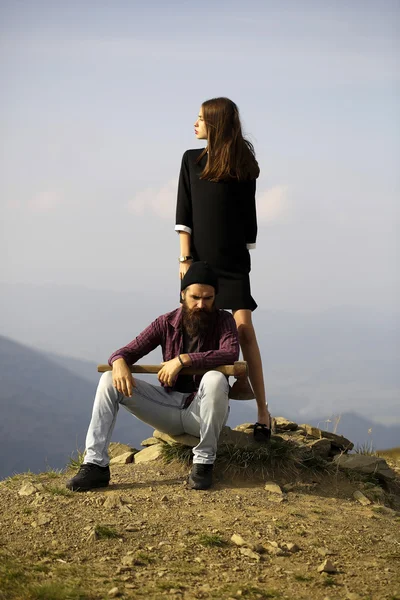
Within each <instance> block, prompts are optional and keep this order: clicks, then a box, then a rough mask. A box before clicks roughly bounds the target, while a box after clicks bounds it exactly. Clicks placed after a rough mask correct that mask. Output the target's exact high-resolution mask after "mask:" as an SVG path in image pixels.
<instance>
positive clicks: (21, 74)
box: [0, 0, 400, 325]
mask: <svg viewBox="0 0 400 600" xmlns="http://www.w3.org/2000/svg"><path fill="white" fill-rule="evenodd" d="M399 16H400V2H399V1H398V0H393V1H391V0H380V1H377V0H374V1H370V0H353V1H352V2H347V1H345V0H336V1H331V0H322V1H321V0H315V1H304V0H296V1H288V0H259V1H257V0H248V1H247V2H243V1H240V2H239V1H236V0H230V1H229V2H228V1H217V0H214V1H210V0H203V1H202V2H189V1H180V2H179V1H173V0H172V1H169V2H164V1H161V0H159V1H158V2H155V1H152V0H149V1H147V2H142V1H140V2H139V1H135V0H125V1H124V0H113V2H109V1H107V2H106V1H104V0H96V1H90V0H79V1H78V0H68V2H65V0H62V1H60V0H48V1H46V0H2V2H1V3H0V77H1V80H0V84H1V88H2V92H1V97H0V106H1V116H0V152H1V154H0V169H1V179H0V198H1V225H0V228H1V229H0V237H1V239H0V261H1V265H0V266H1V273H0V281H2V282H7V283H14V282H22V283H29V282H31V283H35V284H39V285H40V284H42V283H46V284H48V283H55V284H58V285H59V284H68V285H71V284H73V285H85V286H87V287H89V288H94V289H99V290H101V289H104V290H111V289H114V290H120V291H124V290H126V291H127V293H133V292H134V291H135V290H137V289H139V288H140V289H142V290H144V291H145V293H147V294H153V293H157V294H159V295H160V305H161V304H162V293H163V290H165V289H168V290H170V289H171V286H176V287H177V285H178V281H177V277H178V275H177V274H178V264H177V256H178V254H179V249H178V236H177V234H176V233H175V232H174V224H175V222H174V212H175V197H176V185H177V177H178V173H179V168H180V162H181V157H182V154H183V152H184V151H185V150H186V149H187V148H196V147H200V146H201V143H199V142H198V141H197V140H196V139H195V138H194V135H193V123H194V120H195V117H196V115H197V113H198V110H199V106H200V104H201V102H202V101H203V100H205V99H207V98H210V97H213V96H219V95H225V96H228V97H230V98H232V99H233V100H234V101H235V102H236V103H237V104H238V105H239V108H240V111H241V114H242V120H243V125H244V130H245V132H246V133H247V134H248V136H249V139H251V141H252V142H253V143H254V145H255V148H256V152H257V158H258V160H259V163H260V167H261V176H260V179H259V182H258V195H257V202H258V215H259V237H258V240H257V249H256V250H255V251H253V253H252V261H253V272H252V288H253V295H254V297H255V299H256V300H257V302H258V303H259V305H260V306H263V307H264V308H266V309H268V308H281V309H286V310H296V311H297V310H299V311H309V310H313V311H314V310H324V309H326V308H328V307H332V306H338V305H344V304H345V305H357V306H359V305H364V306H367V307H371V308H374V309H378V310H380V309H382V310H383V309H394V308H396V307H397V306H398V300H399V298H400V282H399V276H398V271H399V269H398V268H397V267H398V261H399V243H398V238H397V236H396V230H397V231H398V226H399V220H400V219H399V192H400V178H399V174H398V168H397V166H398V164H399V158H400V136H399V133H400V127H399V125H400V117H399V112H398V107H399V105H400V103H399V100H400V98H399V96H400V94H399V46H400V42H399V40H400V36H399V29H400V27H399ZM170 308H172V307H171V306H169V305H168V306H164V309H165V310H169V309H170ZM143 325H145V323H144V324H143Z"/></svg>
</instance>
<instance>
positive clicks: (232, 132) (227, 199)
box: [175, 98, 271, 438]
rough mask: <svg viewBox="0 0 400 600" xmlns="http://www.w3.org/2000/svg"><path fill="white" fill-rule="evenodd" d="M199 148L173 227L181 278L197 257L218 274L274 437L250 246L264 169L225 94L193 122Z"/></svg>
mask: <svg viewBox="0 0 400 600" xmlns="http://www.w3.org/2000/svg"><path fill="white" fill-rule="evenodd" d="M194 132H195V135H196V137H197V139H199V140H207V147H206V148H204V149H202V150H187V151H186V152H185V154H184V155H183V159H182V166H181V172H180V177H179V187H178V202H177V209H176V226H175V230H176V231H178V232H179V240H180V253H181V255H180V258H179V261H180V268H179V274H180V278H181V279H182V277H183V276H184V275H185V273H186V271H187V270H188V268H189V266H190V264H191V262H192V261H193V260H195V261H198V260H203V261H207V262H208V263H209V264H210V265H211V266H212V267H213V269H214V270H215V271H216V273H217V275H218V278H219V291H218V295H217V298H216V305H217V308H225V309H230V310H232V313H233V316H234V318H235V321H236V325H237V328H238V333H239V342H240V346H241V349H242V353H243V358H244V360H246V361H247V363H248V367H249V377H250V382H251V385H252V387H253V390H254V393H255V397H256V401H257V409H258V422H257V423H256V426H255V434H261V437H263V436H264V437H267V438H268V437H269V435H270V428H271V417H270V414H269V411H268V406H267V402H266V397H265V387H264V377H263V371H262V362H261V355H260V350H259V347H258V343H257V338H256V334H255V331H254V327H253V323H252V319H251V313H252V311H253V310H255V309H256V308H257V304H256V302H255V301H254V299H253V298H252V296H251V293H250V280H249V273H250V254H249V249H252V248H255V242H256V236H257V217H256V205H255V191H256V179H257V177H258V175H259V172H260V169H259V167H258V164H257V161H256V159H255V155H254V149H253V146H252V144H251V143H250V142H248V141H247V140H245V139H244V138H243V135H242V128H241V124H240V118H239V111H238V108H237V106H236V104H235V103H234V102H232V101H231V100H229V99H228V98H213V99H211V100H207V101H206V102H204V103H203V104H202V106H201V108H200V112H199V115H198V118H197V120H196V122H195V124H194Z"/></svg>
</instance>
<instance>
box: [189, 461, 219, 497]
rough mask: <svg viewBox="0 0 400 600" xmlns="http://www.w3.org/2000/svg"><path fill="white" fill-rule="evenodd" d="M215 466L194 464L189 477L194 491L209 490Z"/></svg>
mask: <svg viewBox="0 0 400 600" xmlns="http://www.w3.org/2000/svg"><path fill="white" fill-rule="evenodd" d="M213 467H214V465H203V464H201V463H198V464H194V465H193V467H192V471H191V473H190V475H189V486H190V487H191V488H192V490H208V488H209V487H211V484H212V472H213Z"/></svg>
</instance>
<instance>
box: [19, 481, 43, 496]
mask: <svg viewBox="0 0 400 600" xmlns="http://www.w3.org/2000/svg"><path fill="white" fill-rule="evenodd" d="M38 491H39V490H38V488H37V487H36V486H35V485H33V483H32V482H31V481H28V482H27V483H24V484H22V486H21V488H20V489H19V491H18V494H19V495H20V496H32V494H36V492H38Z"/></svg>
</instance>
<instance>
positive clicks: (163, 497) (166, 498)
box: [160, 494, 168, 502]
mask: <svg viewBox="0 0 400 600" xmlns="http://www.w3.org/2000/svg"><path fill="white" fill-rule="evenodd" d="M160 500H161V502H168V496H166V495H165V494H164V496H161V498H160Z"/></svg>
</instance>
